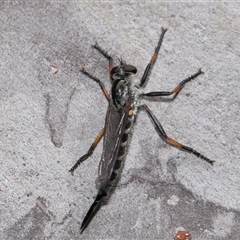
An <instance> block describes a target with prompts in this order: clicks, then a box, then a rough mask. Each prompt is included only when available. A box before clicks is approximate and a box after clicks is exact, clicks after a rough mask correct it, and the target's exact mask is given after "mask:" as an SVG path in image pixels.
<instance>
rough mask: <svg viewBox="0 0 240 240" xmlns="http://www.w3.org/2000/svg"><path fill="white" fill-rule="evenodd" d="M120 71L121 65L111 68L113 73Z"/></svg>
mask: <svg viewBox="0 0 240 240" xmlns="http://www.w3.org/2000/svg"><path fill="white" fill-rule="evenodd" d="M118 71H119V66H116V67H113V68H112V70H111V75H113V74H115V73H117V72H118Z"/></svg>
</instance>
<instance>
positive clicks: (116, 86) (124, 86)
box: [112, 79, 130, 108]
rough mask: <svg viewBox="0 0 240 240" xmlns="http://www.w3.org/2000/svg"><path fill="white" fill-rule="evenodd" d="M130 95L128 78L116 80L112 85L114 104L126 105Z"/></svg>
mask: <svg viewBox="0 0 240 240" xmlns="http://www.w3.org/2000/svg"><path fill="white" fill-rule="evenodd" d="M129 97H130V95H129V86H128V81H127V80H126V79H120V80H116V81H115V82H114V83H113V86H112V100H113V103H114V106H115V107H117V108H122V107H124V105H125V104H126V102H127V101H128V99H129Z"/></svg>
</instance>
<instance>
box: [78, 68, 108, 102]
mask: <svg viewBox="0 0 240 240" xmlns="http://www.w3.org/2000/svg"><path fill="white" fill-rule="evenodd" d="M81 72H82V73H83V74H84V75H86V76H88V77H89V78H91V79H92V80H93V81H94V82H96V83H98V85H99V86H100V88H101V90H102V92H103V94H104V96H105V97H106V99H107V100H108V101H109V95H108V91H107V89H106V88H105V86H104V84H103V82H102V81H101V80H99V79H98V78H96V77H94V76H92V75H91V74H90V73H88V72H87V71H86V69H85V67H82V69H81Z"/></svg>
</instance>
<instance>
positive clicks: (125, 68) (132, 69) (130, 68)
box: [123, 65, 137, 74]
mask: <svg viewBox="0 0 240 240" xmlns="http://www.w3.org/2000/svg"><path fill="white" fill-rule="evenodd" d="M123 71H124V72H126V73H132V74H136V73H137V68H136V67H134V66H132V65H124V66H123Z"/></svg>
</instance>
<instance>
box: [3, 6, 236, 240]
mask: <svg viewBox="0 0 240 240" xmlns="http://www.w3.org/2000/svg"><path fill="white" fill-rule="evenodd" d="M34 2H35V1H33V3H29V2H26V1H25V2H24V1H23V2H22V3H17V1H15V2H14V3H11V2H10V1H2V2H1V3H0V42H1V45H0V78H1V80H0V111H1V118H0V164H1V165H0V239H3V240H9V239H10V240H11V239H51V240H52V239H161V240H170V239H173V238H174V235H175V233H176V232H177V230H179V229H186V230H187V231H188V232H189V233H190V234H191V235H192V238H193V239H194V240H200V239H201V240H203V239H204V240H215V239H220V240H222V239H228V240H230V239H232V240H233V239H234V240H237V239H240V204H239V203H240V177H239V172H240V164H239V160H240V159H239V153H240V152H239V149H240V138H239V131H240V124H239V123H240V114H239V109H240V104H239V101H240V97H239V94H240V90H239V89H240V84H239V83H240V79H239V78H240V74H239V69H240V47H239V43H240V6H239V4H237V3H199V4H197V3H157V2H141V3H135V2H132V3H123V2H122V3H116V2H101V3H95V2H90V1H69V2H66V3H60V2H58V1H52V2H49V1H43V2H42V3H38V4H37V3H34ZM161 26H164V27H168V29H169V30H168V32H167V33H166V37H165V39H164V43H163V46H162V49H161V53H160V56H159V58H158V61H157V63H156V65H155V67H154V69H153V71H152V75H151V78H150V80H149V84H148V85H147V87H146V91H150V90H154V91H156V90H171V89H173V88H174V87H175V86H176V85H177V84H178V83H179V82H180V81H181V80H182V79H183V78H185V77H187V76H189V75H191V74H193V73H195V72H196V71H197V68H199V67H202V69H203V70H204V71H205V74H204V75H201V76H199V77H198V78H197V79H196V80H194V81H192V82H191V83H189V84H187V85H186V86H185V88H184V89H183V90H182V91H181V93H180V94H179V95H178V96H177V98H176V99H175V100H174V101H162V102H161V101H159V99H156V101H149V102H148V106H149V107H150V108H151V110H152V111H153V112H154V113H155V115H156V116H157V117H158V119H159V120H160V121H161V123H162V125H163V126H164V128H165V130H166V132H167V133H168V134H169V136H171V137H172V138H174V139H176V140H178V141H180V142H182V143H184V144H186V145H188V146H192V147H194V148H195V149H196V150H198V151H200V152H201V153H203V154H205V155H207V156H209V157H210V158H213V159H215V160H216V163H215V165H214V167H211V166H210V165H209V164H208V163H206V162H204V161H202V160H201V159H197V158H196V157H195V156H193V155H190V154H188V153H185V152H182V151H179V150H178V149H176V148H173V147H171V146H169V145H167V144H166V143H164V142H163V141H162V140H161V139H159V137H158V135H157V133H156V132H155V130H154V128H153V126H152V125H151V123H150V121H149V119H148V118H147V116H146V114H145V113H144V112H140V113H139V116H138V118H137V121H136V125H135V127H134V130H133V136H132V141H131V144H130V147H129V150H128V154H127V157H126V162H125V168H124V169H123V172H122V177H121V180H120V182H119V184H118V187H117V188H116V190H115V191H114V193H113V194H112V196H111V198H110V200H109V202H108V204H106V205H104V206H102V208H101V209H100V211H99V212H98V213H97V215H96V216H95V217H94V218H93V220H92V222H91V223H90V224H89V226H88V228H87V229H86V230H85V232H84V233H83V234H82V235H80V234H79V228H80V224H81V221H82V219H83V218H84V216H85V214H86V212H87V211H88V208H89V207H90V205H91V204H92V202H93V199H94V197H95V196H96V193H97V192H96V189H95V184H94V181H95V179H96V177H97V168H98V162H99V159H100V156H101V151H102V144H99V146H98V147H97V149H96V151H95V153H94V154H93V156H92V157H91V158H90V159H89V160H87V161H86V162H84V163H83V164H82V165H81V166H80V167H79V168H78V169H77V171H76V172H75V175H74V176H71V175H70V174H69V172H68V170H69V169H70V167H71V166H72V165H73V164H74V162H75V161H76V160H77V159H78V158H79V157H80V156H81V155H83V154H84V153H85V152H86V151H87V150H88V148H89V146H90V145H91V143H92V141H93V139H94V138H95V136H96V135H97V134H98V132H99V131H100V129H101V128H102V127H103V124H104V118H105V112H106V108H107V102H106V100H105V99H104V96H103V95H102V93H101V91H100V89H99V87H98V85H96V84H95V83H94V82H91V81H90V80H89V79H87V78H86V77H84V76H83V75H82V74H81V73H80V72H79V69H80V67H81V66H82V65H85V66H86V67H87V69H88V70H89V71H90V72H91V73H93V74H94V75H96V76H98V77H99V78H101V79H102V80H103V82H104V83H105V84H106V87H107V88H108V89H109V87H110V82H109V79H108V67H107V61H106V60H105V59H104V58H103V57H101V56H100V55H99V54H98V53H97V52H96V51H94V49H91V47H90V46H91V45H92V44H93V43H94V42H95V41H98V42H99V44H100V45H101V46H102V47H103V48H104V49H106V50H107V51H108V52H109V53H110V54H111V55H112V56H114V57H115V60H116V57H123V59H124V60H125V61H127V62H128V63H131V64H133V65H135V66H136V67H137V68H138V74H137V77H138V78H140V77H141V75H142V73H143V71H144V67H145V66H146V65H147V63H148V61H149V60H150V58H151V55H152V53H153V50H154V47H155V45H156V42H157V39H158V37H159V34H160V32H161V30H160V28H161Z"/></svg>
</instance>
